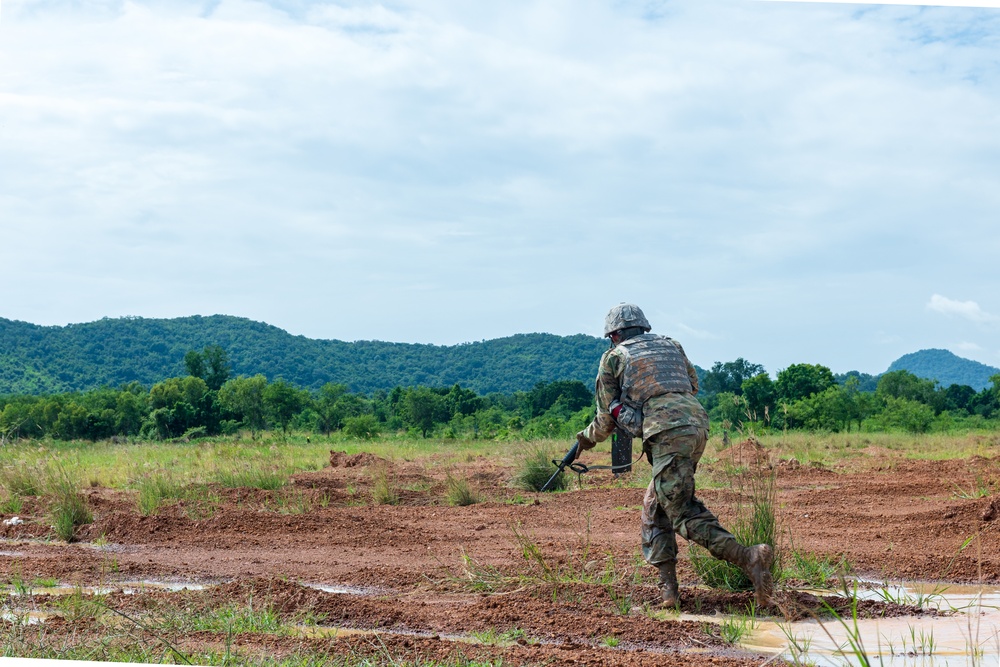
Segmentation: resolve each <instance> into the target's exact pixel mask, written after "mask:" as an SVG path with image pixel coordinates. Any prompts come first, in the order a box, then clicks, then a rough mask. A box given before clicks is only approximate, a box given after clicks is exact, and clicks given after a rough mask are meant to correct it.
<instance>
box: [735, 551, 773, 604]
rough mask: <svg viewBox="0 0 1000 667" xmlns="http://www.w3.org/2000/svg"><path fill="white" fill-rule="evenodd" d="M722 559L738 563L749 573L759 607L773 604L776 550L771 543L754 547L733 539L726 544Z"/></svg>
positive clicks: (746, 573)
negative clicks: (772, 573)
mask: <svg viewBox="0 0 1000 667" xmlns="http://www.w3.org/2000/svg"><path fill="white" fill-rule="evenodd" d="M722 559H723V560H725V561H728V562H730V563H732V564H733V565H736V566H737V567H739V568H740V569H741V570H743V573H744V574H745V575H747V578H749V579H750V582H751V583H752V584H753V592H754V597H755V598H756V600H757V606H758V607H767V606H768V605H770V604H771V595H772V594H773V593H774V581H773V580H772V578H771V564H772V563H773V562H774V551H773V550H772V549H771V547H770V546H769V545H767V544H755V545H753V546H752V547H745V546H743V545H741V544H740V543H739V542H737V541H736V540H733V541H732V542H730V543H729V544H727V545H726V547H725V549H724V552H723V556H722Z"/></svg>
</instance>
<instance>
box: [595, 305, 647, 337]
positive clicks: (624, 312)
mask: <svg viewBox="0 0 1000 667" xmlns="http://www.w3.org/2000/svg"><path fill="white" fill-rule="evenodd" d="M629 327H641V328H642V329H643V331H649V330H650V329H652V328H653V327H651V326H649V320H647V319H646V316H645V315H643V314H642V309H641V308H639V306H637V305H635V304H634V303H620V304H618V305H617V306H615V307H614V308H612V309H611V310H609V311H608V315H607V317H605V318H604V337H605V338H607V337H608V336H610V335H611V334H612V333H614V332H615V331H618V330H620V329H627V328H629Z"/></svg>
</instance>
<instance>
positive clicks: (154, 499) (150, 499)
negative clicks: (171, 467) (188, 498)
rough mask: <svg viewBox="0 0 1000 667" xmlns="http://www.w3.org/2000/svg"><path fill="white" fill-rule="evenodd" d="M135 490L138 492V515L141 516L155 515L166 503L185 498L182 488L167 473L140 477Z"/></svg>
mask: <svg viewBox="0 0 1000 667" xmlns="http://www.w3.org/2000/svg"><path fill="white" fill-rule="evenodd" d="M136 489H137V491H138V496H137V499H136V502H137V504H138V506H139V513H140V514H142V515H143V516H150V515H152V514H156V512H157V510H159V509H160V507H161V506H162V505H163V504H164V503H166V502H167V501H169V500H176V499H179V498H183V497H184V496H185V492H184V487H183V486H181V485H180V484H179V483H178V482H177V481H176V480H175V479H174V477H173V475H171V474H169V473H167V472H160V471H158V472H155V473H151V474H149V475H146V476H144V477H142V478H141V479H140V480H139V481H138V482H137V483H136Z"/></svg>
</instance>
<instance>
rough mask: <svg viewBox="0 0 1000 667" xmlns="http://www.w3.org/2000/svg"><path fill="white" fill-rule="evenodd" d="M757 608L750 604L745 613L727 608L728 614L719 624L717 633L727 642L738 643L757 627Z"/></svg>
mask: <svg viewBox="0 0 1000 667" xmlns="http://www.w3.org/2000/svg"><path fill="white" fill-rule="evenodd" d="M758 625H759V623H758V622H757V610H756V608H755V607H754V606H753V605H751V606H750V607H748V608H747V610H746V613H742V612H738V611H735V610H732V609H730V610H729V616H728V617H726V618H725V619H723V621H722V623H721V624H720V625H719V635H720V636H721V637H722V640H723V641H725V642H726V643H729V644H738V643H740V641H742V640H743V638H744V637H746V636H747V635H748V634H750V633H751V632H753V631H754V630H755V629H757V626H758Z"/></svg>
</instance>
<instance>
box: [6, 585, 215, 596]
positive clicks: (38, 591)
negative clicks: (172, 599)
mask: <svg viewBox="0 0 1000 667" xmlns="http://www.w3.org/2000/svg"><path fill="white" fill-rule="evenodd" d="M205 588H207V586H206V585H205V584H192V583H188V582H172V581H122V582H116V583H114V584H107V585H103V586H69V585H65V584H57V585H55V586H31V585H27V584H22V585H20V586H7V587H5V588H4V589H0V590H2V592H4V593H6V594H7V595H12V596H15V597H18V596H27V595H38V596H52V597H58V596H62V595H75V594H77V593H82V594H83V595H108V594H109V593H114V592H115V591H121V592H122V593H124V594H125V595H136V594H140V593H143V592H148V591H166V592H169V593H176V592H178V591H183V590H189V591H200V590H204V589H205Z"/></svg>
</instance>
